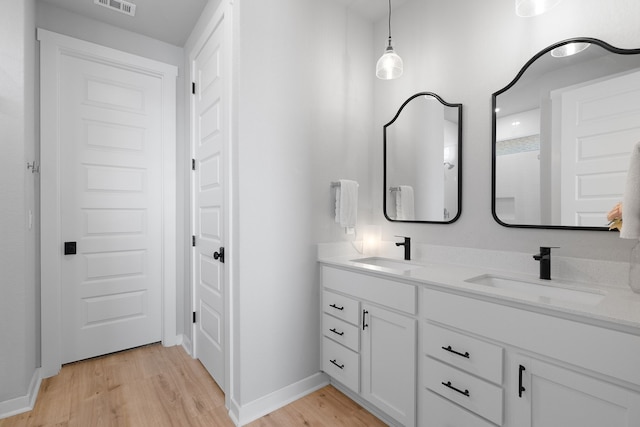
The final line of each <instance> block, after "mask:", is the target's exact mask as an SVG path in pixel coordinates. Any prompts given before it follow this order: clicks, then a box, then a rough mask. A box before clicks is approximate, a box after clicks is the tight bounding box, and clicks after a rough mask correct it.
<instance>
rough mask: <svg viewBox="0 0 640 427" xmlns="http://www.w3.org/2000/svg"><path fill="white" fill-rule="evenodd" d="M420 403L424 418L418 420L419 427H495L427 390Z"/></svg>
mask: <svg viewBox="0 0 640 427" xmlns="http://www.w3.org/2000/svg"><path fill="white" fill-rule="evenodd" d="M422 403H423V404H422V408H423V409H424V411H423V414H424V416H423V417H422V419H421V420H420V427H495V425H494V424H491V423H490V422H489V421H487V420H485V419H484V418H480V417H479V416H477V415H474V414H472V413H471V412H469V411H467V410H466V409H464V408H461V407H460V406H458V405H456V404H454V403H451V401H449V400H447V399H445V398H443V397H440V396H439V395H437V394H435V393H432V392H431V391H429V390H424V391H423V398H422Z"/></svg>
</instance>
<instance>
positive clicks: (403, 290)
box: [322, 266, 418, 314]
mask: <svg viewBox="0 0 640 427" xmlns="http://www.w3.org/2000/svg"><path fill="white" fill-rule="evenodd" d="M322 284H323V286H324V287H325V288H327V289H333V290H336V291H338V292H344V293H345V294H349V295H353V296H354V297H356V298H358V299H365V300H368V301H371V302H375V303H378V304H380V305H384V306H386V307H390V308H393V309H396V310H399V311H403V312H405V313H408V314H416V313H417V306H418V304H417V301H418V300H417V295H418V288H417V287H416V286H415V285H410V284H408V283H403V282H396V281H393V280H388V279H383V278H381V277H377V276H372V275H369V274H361V273H355V272H352V271H346V270H340V269H337V268H331V267H326V266H325V267H323V268H322Z"/></svg>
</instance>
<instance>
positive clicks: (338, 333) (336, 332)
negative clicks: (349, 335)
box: [329, 328, 344, 336]
mask: <svg viewBox="0 0 640 427" xmlns="http://www.w3.org/2000/svg"><path fill="white" fill-rule="evenodd" d="M329 330H330V331H331V332H333V333H334V334H336V335H340V336H343V335H344V332H338V331H336V328H333V329H329Z"/></svg>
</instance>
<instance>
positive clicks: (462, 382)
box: [418, 288, 640, 427]
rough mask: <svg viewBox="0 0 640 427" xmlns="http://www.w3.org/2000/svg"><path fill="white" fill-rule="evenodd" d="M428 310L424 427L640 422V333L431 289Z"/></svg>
mask: <svg viewBox="0 0 640 427" xmlns="http://www.w3.org/2000/svg"><path fill="white" fill-rule="evenodd" d="M421 314H422V317H423V321H422V329H423V333H422V335H421V339H422V346H421V347H422V349H423V354H422V355H421V356H422V357H421V359H422V360H421V362H420V363H421V364H422V365H421V369H422V372H423V375H422V379H421V383H420V385H419V389H420V396H421V398H420V401H419V403H418V404H419V405H421V408H420V411H419V414H420V420H419V421H420V423H419V424H420V426H422V427H445V426H446V427H454V426H480V427H489V426H507V427H605V426H606V427H632V426H633V427H638V426H640V362H638V361H639V360H640V336H638V335H634V334H631V333H625V332H621V331H618V330H614V329H608V328H606V327H602V326H596V325H589V324H586V323H582V322H578V321H575V320H569V319H563V318H559V317H555V316H553V315H551V314H548V315H547V314H542V313H537V312H532V311H528V310H524V309H520V308H517V307H510V306H507V305H502V304H497V303H494V302H491V301H485V300H481V299H475V298H472V297H467V296H462V295H456V294H451V293H448V292H441V291H436V290H433V289H427V288H423V289H422V304H421ZM449 343H451V344H449ZM449 346H451V350H454V351H455V352H456V353H459V354H456V353H451V352H450V351H448V347H449ZM439 347H440V348H441V347H444V350H442V349H441V350H442V353H440V352H439V351H438V348H439ZM445 353H451V354H445ZM465 354H466V355H468V356H469V357H464V355H465ZM476 355H477V356H476ZM449 378H452V379H451V380H449ZM448 381H451V385H455V387H456V388H457V389H458V390H459V391H455V390H449V387H446V386H442V387H438V383H444V384H446V383H447V382H448ZM440 385H442V384H440ZM476 389H477V390H478V392H476ZM465 391H468V393H464V392H465ZM461 392H462V393H461ZM467 394H468V395H467ZM474 397H475V399H474ZM443 412H448V415H444V416H443V415H442V413H443ZM452 420H456V421H452ZM457 420H460V421H457Z"/></svg>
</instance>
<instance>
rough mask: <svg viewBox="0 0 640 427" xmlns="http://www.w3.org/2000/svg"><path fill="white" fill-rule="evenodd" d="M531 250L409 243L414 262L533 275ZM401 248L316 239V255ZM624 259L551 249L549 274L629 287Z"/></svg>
mask: <svg viewBox="0 0 640 427" xmlns="http://www.w3.org/2000/svg"><path fill="white" fill-rule="evenodd" d="M533 249H534V250H533V251H531V253H524V252H513V251H496V250H488V249H475V248H462V247H454V246H438V245H428V244H421V243H413V244H412V254H411V256H412V259H413V260H415V261H417V262H424V263H436V264H450V265H464V266H469V267H482V268H487V269H490V270H501V271H505V272H510V273H519V274H527V275H537V274H538V271H539V264H538V262H537V261H535V260H534V259H533V255H534V253H536V251H535V249H536V248H533ZM402 251H403V248H398V247H396V246H395V242H393V241H383V242H381V243H380V245H379V248H378V250H377V251H375V253H373V252H372V251H370V252H368V253H365V254H362V242H361V241H356V242H338V243H319V244H318V258H319V259H323V258H332V257H343V256H344V257H347V256H353V257H354V258H358V257H363V256H382V257H386V258H394V259H402V254H403V252H402ZM629 269H630V263H629V262H628V261H625V262H619V261H601V260H594V259H584V258H571V257H563V256H560V255H556V254H553V253H552V258H551V278H552V281H553V279H554V278H555V279H558V280H570V281H572V282H586V283H593V284H598V285H601V286H607V287H614V288H628V287H629Z"/></svg>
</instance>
